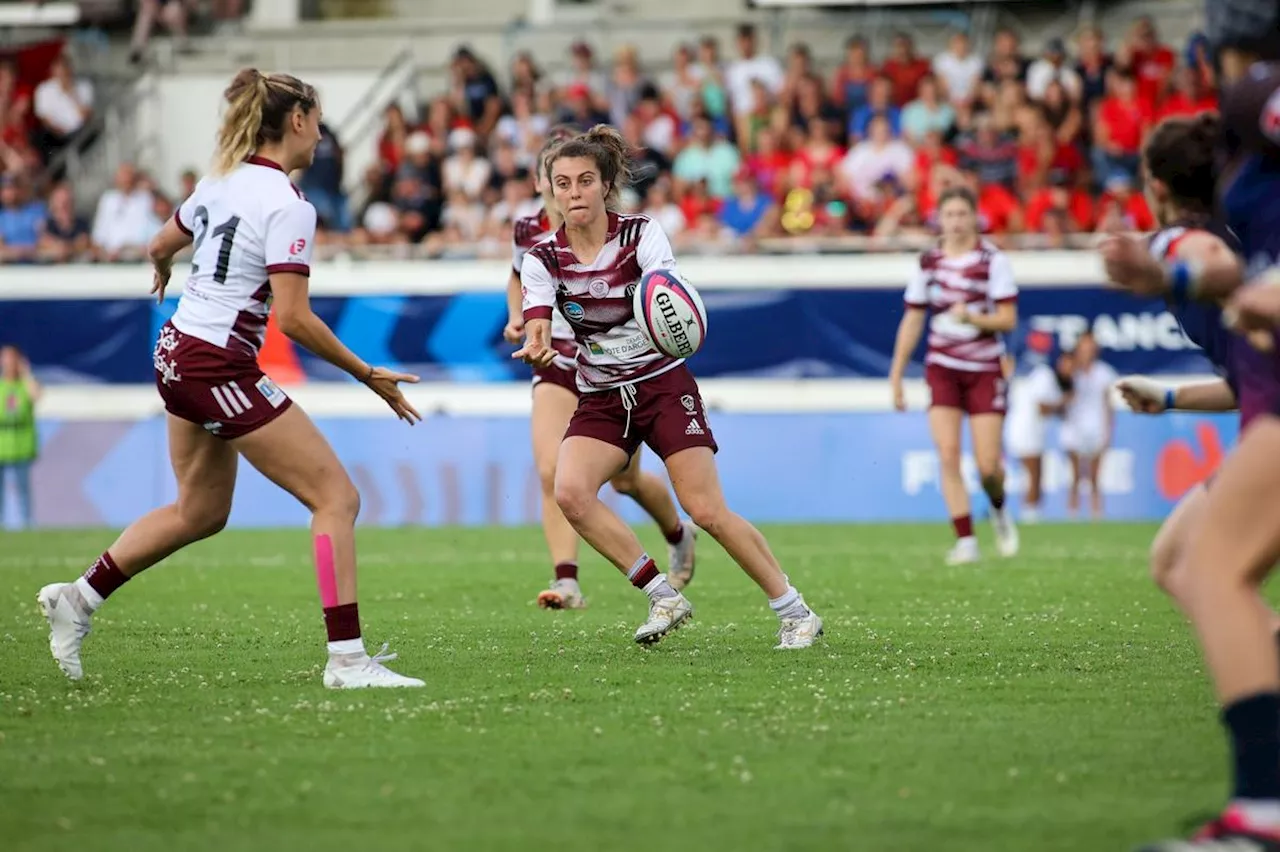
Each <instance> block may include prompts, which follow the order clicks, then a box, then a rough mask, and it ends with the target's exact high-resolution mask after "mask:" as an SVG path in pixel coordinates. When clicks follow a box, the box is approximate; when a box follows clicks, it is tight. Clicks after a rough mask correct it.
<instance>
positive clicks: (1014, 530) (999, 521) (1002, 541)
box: [991, 508, 1018, 557]
mask: <svg viewBox="0 0 1280 852" xmlns="http://www.w3.org/2000/svg"><path fill="white" fill-rule="evenodd" d="M991 526H992V527H993V528H994V529H995V532H996V550H997V551H999V553H1000V555H1001V556H1004V557H1010V556H1017V555H1018V527H1017V525H1016V524H1014V522H1013V516H1012V515H1011V514H1010V513H1009V510H1008V509H1007V508H1005V509H1001V510H1000V511H999V512H992V513H991Z"/></svg>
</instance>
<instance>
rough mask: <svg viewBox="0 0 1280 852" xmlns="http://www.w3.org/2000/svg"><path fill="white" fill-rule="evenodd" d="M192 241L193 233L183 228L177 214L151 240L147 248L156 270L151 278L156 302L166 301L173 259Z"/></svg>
mask: <svg viewBox="0 0 1280 852" xmlns="http://www.w3.org/2000/svg"><path fill="white" fill-rule="evenodd" d="M191 239H192V238H191V231H189V230H187V229H186V228H185V227H183V225H182V221H181V220H180V219H179V218H178V214H177V213H175V214H173V217H172V218H170V219H169V221H168V222H165V223H164V227H162V228H161V229H160V233H158V234H156V235H155V236H154V237H152V238H151V243H150V244H149V245H148V246H147V256H148V257H149V258H150V259H151V266H152V268H153V270H154V271H153V274H152V278H151V292H152V293H154V294H155V296H156V301H158V302H163V301H164V290H165V287H167V286H169V276H170V275H172V274H173V258H174V257H175V256H176V255H177V254H178V252H180V251H182V250H183V249H185V248H186V247H187V246H189V245H191Z"/></svg>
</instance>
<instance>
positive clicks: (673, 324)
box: [631, 269, 707, 358]
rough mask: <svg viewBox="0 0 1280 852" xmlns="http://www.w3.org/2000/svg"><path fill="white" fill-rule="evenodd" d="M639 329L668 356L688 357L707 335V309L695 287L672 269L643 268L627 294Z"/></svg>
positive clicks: (654, 345) (656, 347)
mask: <svg viewBox="0 0 1280 852" xmlns="http://www.w3.org/2000/svg"><path fill="white" fill-rule="evenodd" d="M631 307H632V309H633V310H634V311H635V315H636V322H638V323H639V324H640V330H641V331H643V332H644V334H645V336H646V337H648V338H649V342H650V343H652V344H653V348H654V349H656V350H658V351H659V352H661V353H662V354H664V355H669V356H671V357H672V358H688V357H689V356H691V355H693V354H694V353H695V352H697V351H698V350H699V349H701V348H702V343H703V341H704V340H706V339H707V309H706V308H704V307H703V306H702V298H701V297H700V296H699V295H698V291H697V290H695V289H693V287H691V286H689V284H687V283H686V282H684V281H682V280H681V279H680V278H679V277H678V276H677V275H676V274H675V273H674V272H671V271H669V270H666V269H655V270H652V271H651V272H646V273H645V274H644V276H643V277H642V278H641V279H640V283H639V285H637V286H636V290H635V293H633V294H632V296H631Z"/></svg>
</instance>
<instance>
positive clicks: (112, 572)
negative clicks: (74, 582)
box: [84, 553, 129, 600]
mask: <svg viewBox="0 0 1280 852" xmlns="http://www.w3.org/2000/svg"><path fill="white" fill-rule="evenodd" d="M84 581H85V582H86V583H88V584H89V587H90V588H91V589H93V590H94V591H95V592H97V593H98V594H99V595H101V596H102V599H103V600H106V599H107V598H109V597H111V593H112V592H114V591H115V590H116V589H118V588H120V587H121V586H123V585H124V584H125V583H127V582H129V575H128V574H126V573H124V572H123V571H121V570H120V569H119V568H118V567H117V566H116V561H115V560H114V559H112V558H111V554H110V553H103V554H102V555H101V556H99V557H98V558H97V560H96V561H95V562H94V563H93V564H92V565H90V566H89V570H88V571H85V572H84Z"/></svg>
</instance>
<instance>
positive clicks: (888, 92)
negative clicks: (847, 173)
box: [849, 77, 902, 145]
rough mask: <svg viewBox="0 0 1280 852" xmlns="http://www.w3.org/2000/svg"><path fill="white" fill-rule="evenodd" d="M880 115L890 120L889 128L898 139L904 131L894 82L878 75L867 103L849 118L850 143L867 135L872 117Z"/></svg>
mask: <svg viewBox="0 0 1280 852" xmlns="http://www.w3.org/2000/svg"><path fill="white" fill-rule="evenodd" d="M878 115H883V116H884V117H885V118H886V119H887V120H888V122H889V130H890V132H891V133H892V134H893V136H894V138H895V139H896V138H897V137H898V135H899V134H900V133H901V132H902V114H901V112H900V111H899V110H898V108H897V107H896V106H894V105H893V83H892V82H890V80H889V78H888V77H876V78H875V79H874V80H872V81H871V89H870V90H869V91H868V93H867V103H866V105H865V106H862V107H859V108H858V109H857V110H855V111H854V113H853V116H852V117H851V118H850V119H849V144H850V145H852V144H854V143H856V142H859V141H861V140H863V139H865V138H866V137H867V127H868V126H869V125H870V124H871V119H873V118H875V117H876V116H878Z"/></svg>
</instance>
